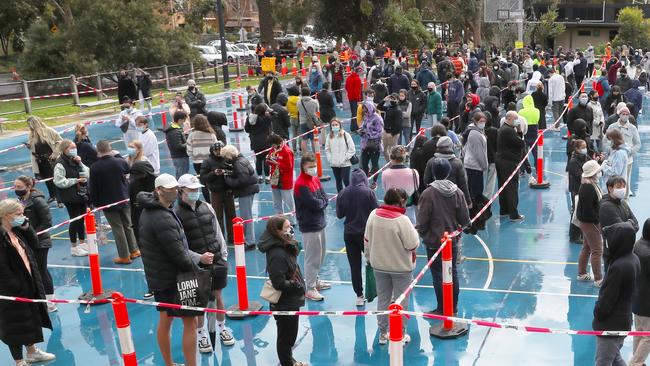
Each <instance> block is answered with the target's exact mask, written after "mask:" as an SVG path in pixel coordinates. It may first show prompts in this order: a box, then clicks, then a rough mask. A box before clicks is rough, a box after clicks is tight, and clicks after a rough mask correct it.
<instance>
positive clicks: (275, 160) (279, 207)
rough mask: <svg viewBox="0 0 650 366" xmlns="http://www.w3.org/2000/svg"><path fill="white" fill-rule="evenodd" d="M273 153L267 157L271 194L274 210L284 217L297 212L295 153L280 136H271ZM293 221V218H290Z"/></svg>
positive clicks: (270, 141)
mask: <svg viewBox="0 0 650 366" xmlns="http://www.w3.org/2000/svg"><path fill="white" fill-rule="evenodd" d="M269 143H270V144H271V151H269V154H268V155H267V156H266V164H268V165H269V166H270V167H271V174H270V177H271V182H270V183H271V192H272V194H273V209H274V210H275V213H276V214H277V215H280V216H281V215H284V213H285V207H286V209H287V211H286V212H287V213H290V212H293V211H294V210H295V205H294V204H293V191H292V189H293V166H294V158H293V151H292V150H291V148H290V147H289V145H287V144H286V142H285V141H284V140H283V139H282V137H280V136H278V135H271V136H269ZM289 220H290V221H293V216H289Z"/></svg>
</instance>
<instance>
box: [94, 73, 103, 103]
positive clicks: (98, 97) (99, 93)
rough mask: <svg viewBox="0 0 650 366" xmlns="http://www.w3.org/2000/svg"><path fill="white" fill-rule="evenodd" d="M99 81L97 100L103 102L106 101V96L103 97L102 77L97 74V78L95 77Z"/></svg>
mask: <svg viewBox="0 0 650 366" xmlns="http://www.w3.org/2000/svg"><path fill="white" fill-rule="evenodd" d="M95 78H96V80H97V100H102V99H104V96H103V95H102V93H103V92H102V76H101V75H100V74H99V73H97V76H95Z"/></svg>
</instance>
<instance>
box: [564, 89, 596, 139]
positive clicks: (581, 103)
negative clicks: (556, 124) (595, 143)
mask: <svg viewBox="0 0 650 366" xmlns="http://www.w3.org/2000/svg"><path fill="white" fill-rule="evenodd" d="M588 102H589V97H588V96H587V93H580V98H579V99H578V103H577V104H576V106H575V107H573V108H572V109H571V110H570V111H569V112H568V113H567V116H566V126H567V128H568V129H569V132H571V134H572V135H575V133H576V126H575V121H576V120H578V119H582V120H583V121H584V122H585V123H586V124H587V134H588V135H591V126H592V125H593V120H594V114H593V112H592V110H591V107H589V106H588V105H587V103H588Z"/></svg>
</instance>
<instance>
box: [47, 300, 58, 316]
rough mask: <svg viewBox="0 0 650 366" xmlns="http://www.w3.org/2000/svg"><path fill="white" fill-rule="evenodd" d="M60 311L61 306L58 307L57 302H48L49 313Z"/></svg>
mask: <svg viewBox="0 0 650 366" xmlns="http://www.w3.org/2000/svg"><path fill="white" fill-rule="evenodd" d="M57 311H59V308H57V307H56V304H55V303H53V302H48V303H47V312H48V313H56V312H57Z"/></svg>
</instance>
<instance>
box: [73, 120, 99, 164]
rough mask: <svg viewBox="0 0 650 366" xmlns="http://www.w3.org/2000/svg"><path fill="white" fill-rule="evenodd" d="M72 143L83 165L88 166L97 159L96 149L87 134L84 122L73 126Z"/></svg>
mask: <svg viewBox="0 0 650 366" xmlns="http://www.w3.org/2000/svg"><path fill="white" fill-rule="evenodd" d="M72 141H74V143H75V144H76V145H77V150H78V153H79V157H81V162H82V163H84V165H85V166H87V167H89V168H90V166H91V165H93V164H94V163H95V162H96V161H97V159H98V158H97V149H95V146H93V143H92V141H90V137H89V136H88V127H87V126H86V125H85V124H84V123H77V125H76V126H74V140H72Z"/></svg>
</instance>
